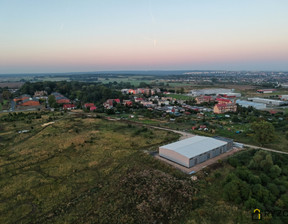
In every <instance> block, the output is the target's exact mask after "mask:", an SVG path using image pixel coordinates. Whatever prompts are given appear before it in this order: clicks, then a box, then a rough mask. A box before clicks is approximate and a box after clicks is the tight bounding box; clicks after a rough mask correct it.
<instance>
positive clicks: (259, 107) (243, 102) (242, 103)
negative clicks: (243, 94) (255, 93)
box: [236, 100, 266, 110]
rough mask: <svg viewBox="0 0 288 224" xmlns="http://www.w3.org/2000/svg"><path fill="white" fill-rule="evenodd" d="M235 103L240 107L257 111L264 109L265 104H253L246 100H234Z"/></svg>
mask: <svg viewBox="0 0 288 224" xmlns="http://www.w3.org/2000/svg"><path fill="white" fill-rule="evenodd" d="M236 103H237V104H238V105H240V106H241V107H253V108H255V109H257V110H262V109H266V104H265V103H254V102H251V101H247V100H236Z"/></svg>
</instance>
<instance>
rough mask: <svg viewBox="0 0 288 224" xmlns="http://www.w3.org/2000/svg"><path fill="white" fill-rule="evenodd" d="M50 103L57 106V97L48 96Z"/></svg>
mask: <svg viewBox="0 0 288 224" xmlns="http://www.w3.org/2000/svg"><path fill="white" fill-rule="evenodd" d="M48 103H49V105H50V107H56V106H57V103H56V98H55V96H54V95H50V96H48Z"/></svg>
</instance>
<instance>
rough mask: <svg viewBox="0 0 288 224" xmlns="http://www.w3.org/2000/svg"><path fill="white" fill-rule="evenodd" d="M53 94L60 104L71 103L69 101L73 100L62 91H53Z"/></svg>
mask: <svg viewBox="0 0 288 224" xmlns="http://www.w3.org/2000/svg"><path fill="white" fill-rule="evenodd" d="M51 95H53V96H55V99H56V102H57V103H58V104H69V103H71V101H70V100H69V99H68V98H67V97H65V96H63V95H62V94H60V93H57V92H54V93H51Z"/></svg>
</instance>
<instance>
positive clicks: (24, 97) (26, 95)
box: [13, 94, 31, 102]
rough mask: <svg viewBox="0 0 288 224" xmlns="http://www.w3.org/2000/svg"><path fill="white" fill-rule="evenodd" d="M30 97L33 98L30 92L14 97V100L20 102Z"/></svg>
mask: <svg viewBox="0 0 288 224" xmlns="http://www.w3.org/2000/svg"><path fill="white" fill-rule="evenodd" d="M30 98H31V96H30V95H28V94H23V95H21V96H19V97H16V98H14V99H13V101H14V102H20V101H24V100H27V99H30Z"/></svg>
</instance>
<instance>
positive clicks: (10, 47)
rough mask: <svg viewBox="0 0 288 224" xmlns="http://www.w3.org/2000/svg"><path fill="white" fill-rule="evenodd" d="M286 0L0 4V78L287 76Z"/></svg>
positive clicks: (12, 0) (27, 0)
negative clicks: (216, 72)
mask: <svg viewBox="0 0 288 224" xmlns="http://www.w3.org/2000/svg"><path fill="white" fill-rule="evenodd" d="M287 10H288V1H287V0H241V1H239V0H145V1H144V0H121V1H120V0H61V1H59V0H49V1H47V0H0V74H5V73H6V74H9V73H40V72H43V73H47V72H48V73H50V72H51V73H52V72H81V71H113V70H195V69H211V70H213V69H221V70H277V71H288V13H287Z"/></svg>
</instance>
